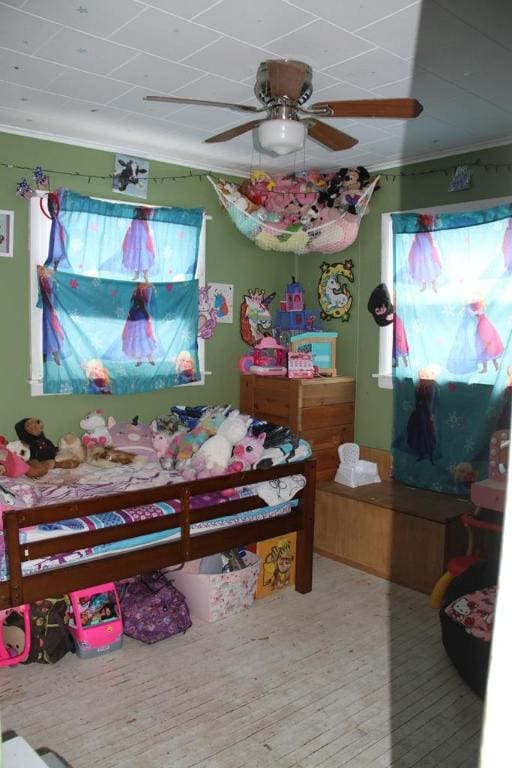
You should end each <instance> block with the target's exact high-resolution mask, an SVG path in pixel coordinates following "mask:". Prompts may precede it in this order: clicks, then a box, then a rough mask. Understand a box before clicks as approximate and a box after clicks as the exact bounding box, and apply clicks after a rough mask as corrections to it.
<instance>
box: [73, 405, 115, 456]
mask: <svg viewBox="0 0 512 768" xmlns="http://www.w3.org/2000/svg"><path fill="white" fill-rule="evenodd" d="M80 427H81V429H83V430H84V432H85V433H86V434H85V435H82V443H83V444H84V445H85V447H86V448H87V446H89V445H112V437H111V434H110V432H109V431H108V429H107V426H106V422H105V417H104V416H103V415H102V413H101V411H100V410H99V409H98V410H96V411H91V412H90V413H88V414H87V416H86V417H85V418H84V419H82V420H81V421H80Z"/></svg>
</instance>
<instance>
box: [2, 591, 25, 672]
mask: <svg viewBox="0 0 512 768" xmlns="http://www.w3.org/2000/svg"><path fill="white" fill-rule="evenodd" d="M11 613H19V614H20V616H21V617H22V618H23V630H21V629H20V632H21V631H24V633H25V643H24V646H23V650H22V651H20V650H18V652H16V650H14V649H13V648H12V646H11V645H9V644H7V645H6V639H5V636H6V631H5V630H6V628H4V624H5V622H6V620H7V618H8V616H9V615H10V614H11ZM29 652H30V606H29V605H18V606H17V607H16V608H7V609H6V610H4V611H0V667H10V666H12V665H13V664H20V663H21V662H22V661H26V660H27V658H28V654H29Z"/></svg>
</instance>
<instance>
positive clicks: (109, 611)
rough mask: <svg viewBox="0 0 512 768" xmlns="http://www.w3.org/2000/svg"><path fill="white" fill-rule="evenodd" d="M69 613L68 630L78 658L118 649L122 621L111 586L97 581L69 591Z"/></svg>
mask: <svg viewBox="0 0 512 768" xmlns="http://www.w3.org/2000/svg"><path fill="white" fill-rule="evenodd" d="M69 598H70V600H71V607H72V610H73V615H72V616H71V617H70V620H69V624H68V630H69V632H70V633H71V635H72V637H73V639H74V641H75V645H76V654H77V656H78V657H79V658H81V659H90V658H93V657H94V656H99V655H100V654H103V653H109V652H110V651H115V650H117V649H118V648H121V646H122V644H123V622H122V619H121V608H120V605H119V597H118V594H117V590H116V588H115V585H114V584H112V583H108V584H98V585H97V586H96V587H88V588H87V589H79V590H77V591H75V592H70V593H69Z"/></svg>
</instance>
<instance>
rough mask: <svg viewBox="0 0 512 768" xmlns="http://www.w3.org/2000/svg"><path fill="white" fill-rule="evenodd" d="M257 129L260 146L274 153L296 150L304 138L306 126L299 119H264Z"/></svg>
mask: <svg viewBox="0 0 512 768" xmlns="http://www.w3.org/2000/svg"><path fill="white" fill-rule="evenodd" d="M257 130H258V141H259V143H260V146H261V148H262V149H264V150H266V151H267V152H274V153H275V154H276V155H289V154H290V153H291V152H297V151H298V150H299V149H302V147H303V146H304V142H305V140H306V127H305V125H304V124H303V123H301V122H300V121H299V120H289V119H288V120H265V121H264V122H263V123H261V125H259V126H258V129H257Z"/></svg>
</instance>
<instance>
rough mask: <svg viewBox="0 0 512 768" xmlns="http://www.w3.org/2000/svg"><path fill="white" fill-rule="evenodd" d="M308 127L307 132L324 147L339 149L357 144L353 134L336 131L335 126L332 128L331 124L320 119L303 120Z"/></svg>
mask: <svg viewBox="0 0 512 768" xmlns="http://www.w3.org/2000/svg"><path fill="white" fill-rule="evenodd" d="M304 122H305V123H306V125H307V127H308V134H309V136H311V138H312V139H315V141H319V142H320V144H323V145H324V147H327V148H328V149H333V150H334V151H336V150H338V151H339V150H341V149H350V147H353V146H355V145H356V144H357V139H354V137H353V136H349V135H348V133H343V132H342V131H338V129H337V128H333V127H332V125H328V124H327V123H322V122H320V120H305V121H304Z"/></svg>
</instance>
